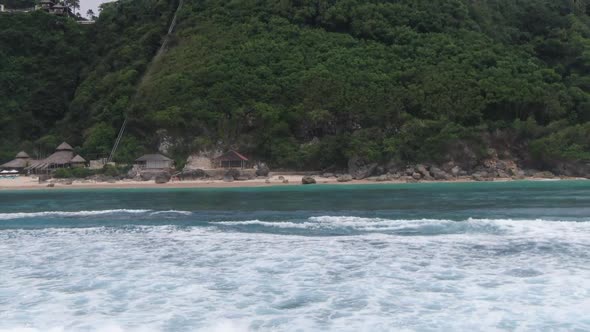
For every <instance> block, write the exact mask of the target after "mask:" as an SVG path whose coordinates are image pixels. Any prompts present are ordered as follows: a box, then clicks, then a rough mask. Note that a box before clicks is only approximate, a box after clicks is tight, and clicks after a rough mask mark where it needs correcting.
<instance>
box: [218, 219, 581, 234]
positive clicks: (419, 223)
mask: <svg viewBox="0 0 590 332" xmlns="http://www.w3.org/2000/svg"><path fill="white" fill-rule="evenodd" d="M216 224H220V225H224V226H262V227H269V228H281V229H307V230H326V231H330V230H332V231H333V230H339V229H342V230H346V229H348V230H354V231H361V232H393V233H398V234H408V235H437V234H441V235H442V234H453V233H486V234H505V233H510V232H516V233H520V232H544V231H550V230H551V229H553V230H557V229H559V230H587V231H590V223H588V222H580V221H559V220H544V219H528V220H519V219H476V218H468V219H466V220H459V221H458V220H450V219H385V218H366V217H355V216H317V217H310V218H308V219H307V220H305V221H299V222H298V221H262V220H246V221H221V222H217V223H216Z"/></svg>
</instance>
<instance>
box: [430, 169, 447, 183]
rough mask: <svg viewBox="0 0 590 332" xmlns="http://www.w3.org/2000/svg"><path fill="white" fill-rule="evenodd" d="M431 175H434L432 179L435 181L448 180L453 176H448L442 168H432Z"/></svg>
mask: <svg viewBox="0 0 590 332" xmlns="http://www.w3.org/2000/svg"><path fill="white" fill-rule="evenodd" d="M430 173H432V177H434V179H435V180H439V181H442V180H448V179H450V178H451V176H450V175H449V174H447V172H445V171H443V170H442V169H440V168H437V167H431V168H430Z"/></svg>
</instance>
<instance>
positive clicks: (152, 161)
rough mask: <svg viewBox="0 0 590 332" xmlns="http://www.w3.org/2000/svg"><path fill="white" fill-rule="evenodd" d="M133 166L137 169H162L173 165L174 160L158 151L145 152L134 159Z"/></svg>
mask: <svg viewBox="0 0 590 332" xmlns="http://www.w3.org/2000/svg"><path fill="white" fill-rule="evenodd" d="M135 166H136V167H137V168H139V169H153V170H158V169H161V170H164V169H170V168H172V167H173V166H174V161H173V160H172V159H170V158H168V157H166V156H164V155H161V154H159V153H154V154H146V155H143V156H141V157H139V158H137V159H136V160H135Z"/></svg>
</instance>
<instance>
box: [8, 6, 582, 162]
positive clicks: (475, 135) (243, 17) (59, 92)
mask: <svg viewBox="0 0 590 332" xmlns="http://www.w3.org/2000/svg"><path fill="white" fill-rule="evenodd" d="M177 4H178V3H177V1H176V0H120V1H118V2H115V3H109V4H106V5H103V7H102V10H101V13H100V16H99V19H98V22H97V24H95V25H93V26H80V25H77V24H76V23H75V22H73V21H71V20H68V19H65V18H57V17H54V16H51V15H48V14H44V13H32V14H22V15H1V16H0V131H1V133H2V135H0V140H1V141H0V144H1V149H0V159H2V160H8V159H10V158H12V156H13V155H14V154H15V153H16V152H17V150H19V149H27V150H28V151H33V150H41V151H43V150H44V149H45V150H47V149H50V148H52V147H53V146H54V145H56V143H58V142H59V141H61V140H67V141H69V142H70V143H72V144H73V145H76V146H78V150H79V152H81V153H83V154H86V155H101V154H102V155H104V154H107V153H108V152H109V150H110V148H111V146H112V144H113V142H114V140H115V137H116V134H117V131H118V129H119V126H120V125H121V123H122V121H123V118H124V115H125V114H127V115H128V116H129V127H128V132H127V134H126V135H125V138H124V140H123V142H122V144H121V148H120V151H119V153H118V155H117V159H119V160H122V161H125V160H130V159H133V157H136V156H137V155H138V154H140V153H141V152H143V151H153V150H156V149H158V148H163V149H165V150H167V152H168V153H169V154H171V155H173V156H174V157H176V158H178V159H183V158H186V156H187V155H188V154H189V153H192V152H198V151H201V150H207V149H226V148H229V147H233V148H237V149H240V150H241V151H242V152H244V153H246V154H249V155H251V156H253V157H254V158H255V159H258V160H265V161H267V162H269V163H270V164H271V166H273V167H283V168H297V169H326V168H329V167H343V166H345V165H346V164H347V161H348V159H349V158H351V157H353V156H356V157H360V158H363V159H366V160H370V161H379V162H386V161H391V160H394V161H402V162H421V161H428V162H435V163H436V162H443V161H446V160H449V159H457V158H459V159H460V158H461V153H462V152H461V151H463V150H464V149H463V148H465V147H466V148H468V150H469V151H471V152H473V153H475V154H477V156H478V158H484V157H486V155H487V154H489V153H490V152H489V151H490V149H489V148H490V147H493V148H495V149H496V150H497V151H502V153H503V154H505V155H506V156H510V157H514V158H520V159H522V160H526V161H527V162H531V163H535V164H538V165H543V164H546V163H550V162H552V161H554V160H569V161H579V160H590V122H589V120H590V75H588V73H589V70H590V17H589V14H590V1H589V0H428V1H426V0H424V1H422V0H232V1H227V0H185V1H184V5H183V7H182V9H181V10H180V12H179V16H178V25H177V27H176V29H175V31H174V34H173V35H172V36H171V39H170V42H169V44H168V48H167V50H166V52H165V53H164V54H163V55H162V57H160V58H158V59H157V60H156V61H154V63H153V65H152V66H151V69H150V70H149V71H148V68H149V67H150V65H149V64H150V62H151V59H152V57H153V56H154V55H155V53H156V52H157V50H158V48H159V46H160V44H161V42H162V40H163V37H164V36H165V34H166V31H167V29H168V24H169V22H170V21H171V18H172V16H173V14H174V11H175V10H176V7H177ZM458 147H462V149H463V150H457V148H458Z"/></svg>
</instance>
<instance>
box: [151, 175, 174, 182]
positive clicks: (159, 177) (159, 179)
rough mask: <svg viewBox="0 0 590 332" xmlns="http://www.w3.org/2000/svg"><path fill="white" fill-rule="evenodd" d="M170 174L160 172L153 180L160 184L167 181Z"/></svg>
mask: <svg viewBox="0 0 590 332" xmlns="http://www.w3.org/2000/svg"><path fill="white" fill-rule="evenodd" d="M170 178H171V176H170V174H168V173H162V174H158V175H157V176H156V178H155V179H154V181H155V182H156V183H158V184H162V183H168V182H169V181H170Z"/></svg>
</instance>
